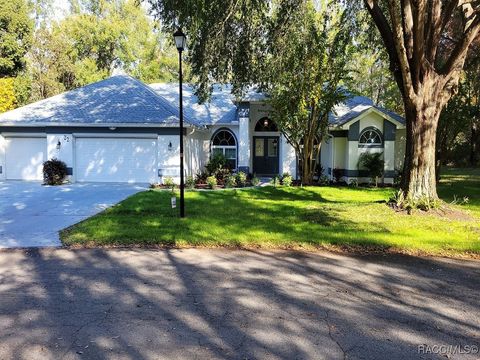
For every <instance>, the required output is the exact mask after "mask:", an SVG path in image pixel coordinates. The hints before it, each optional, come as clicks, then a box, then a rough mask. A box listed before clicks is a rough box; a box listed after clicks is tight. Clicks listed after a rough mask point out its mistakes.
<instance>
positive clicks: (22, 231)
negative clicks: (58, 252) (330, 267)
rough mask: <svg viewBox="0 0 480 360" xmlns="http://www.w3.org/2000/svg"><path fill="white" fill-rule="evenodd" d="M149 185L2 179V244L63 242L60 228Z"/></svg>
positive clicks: (0, 196) (9, 245)
mask: <svg viewBox="0 0 480 360" xmlns="http://www.w3.org/2000/svg"><path fill="white" fill-rule="evenodd" d="M145 188H146V186H138V185H129V184H93V183H91V184H71V185H62V186H42V185H41V184H40V183H39V182H26V181H4V182H0V248H9V247H32V246H59V245H61V244H60V239H59V236H58V232H59V231H60V230H62V229H64V228H66V227H68V226H70V225H73V224H75V223H77V222H79V221H82V220H84V219H86V218H88V217H90V216H92V215H94V214H96V213H98V212H100V211H102V210H104V209H105V208H107V207H109V206H112V205H114V204H116V203H117V202H119V201H121V200H123V199H125V198H126V197H128V196H130V195H132V194H134V193H136V192H138V191H141V190H145Z"/></svg>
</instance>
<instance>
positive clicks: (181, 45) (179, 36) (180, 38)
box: [173, 28, 187, 218]
mask: <svg viewBox="0 0 480 360" xmlns="http://www.w3.org/2000/svg"><path fill="white" fill-rule="evenodd" d="M173 37H174V39H175V46H176V47H177V50H178V77H179V92H180V94H179V97H180V101H179V107H180V109H179V110H180V217H181V218H183V217H185V179H184V176H185V174H184V171H183V162H184V158H183V88H182V87H183V74H182V51H183V50H184V49H185V45H186V42H187V37H186V36H185V34H184V33H183V32H182V30H181V29H180V28H179V29H178V30H177V31H175V33H174V34H173Z"/></svg>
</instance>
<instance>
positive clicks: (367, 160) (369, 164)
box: [358, 152, 385, 186]
mask: <svg viewBox="0 0 480 360" xmlns="http://www.w3.org/2000/svg"><path fill="white" fill-rule="evenodd" d="M382 155H383V153H367V152H365V153H363V154H361V155H360V158H359V159H358V167H359V168H361V167H363V168H365V169H366V170H367V171H368V175H369V176H370V178H371V179H372V182H375V186H378V178H379V177H381V176H382V175H383V168H384V166H385V161H383V159H382Z"/></svg>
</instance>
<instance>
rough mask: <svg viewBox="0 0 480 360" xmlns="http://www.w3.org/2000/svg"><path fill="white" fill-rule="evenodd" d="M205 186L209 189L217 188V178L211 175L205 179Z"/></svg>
mask: <svg viewBox="0 0 480 360" xmlns="http://www.w3.org/2000/svg"><path fill="white" fill-rule="evenodd" d="M207 185H208V187H209V188H210V189H215V187H216V186H217V178H216V177H215V176H213V175H212V176H209V177H207Z"/></svg>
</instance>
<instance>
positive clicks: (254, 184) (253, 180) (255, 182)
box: [252, 176, 260, 186]
mask: <svg viewBox="0 0 480 360" xmlns="http://www.w3.org/2000/svg"><path fill="white" fill-rule="evenodd" d="M258 184H260V179H259V178H257V177H256V176H254V177H253V178H252V185H253V186H258Z"/></svg>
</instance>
